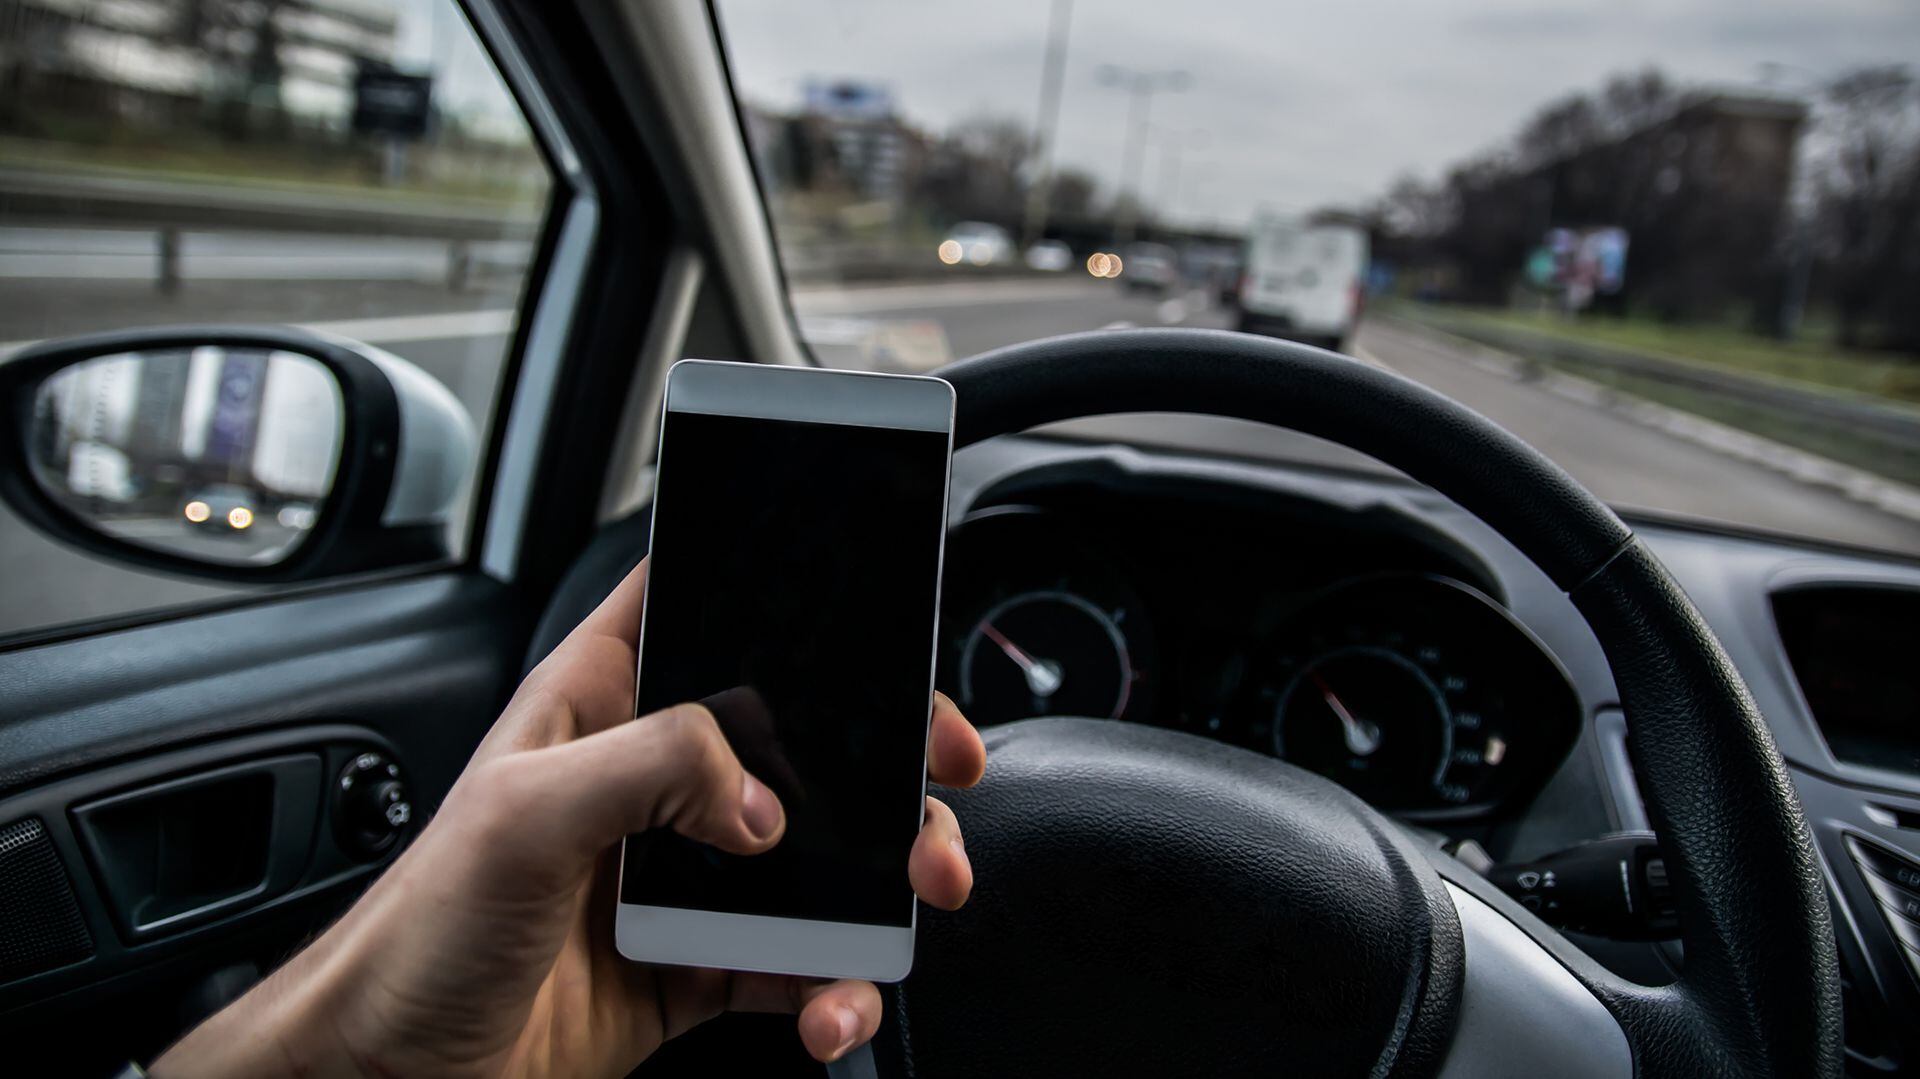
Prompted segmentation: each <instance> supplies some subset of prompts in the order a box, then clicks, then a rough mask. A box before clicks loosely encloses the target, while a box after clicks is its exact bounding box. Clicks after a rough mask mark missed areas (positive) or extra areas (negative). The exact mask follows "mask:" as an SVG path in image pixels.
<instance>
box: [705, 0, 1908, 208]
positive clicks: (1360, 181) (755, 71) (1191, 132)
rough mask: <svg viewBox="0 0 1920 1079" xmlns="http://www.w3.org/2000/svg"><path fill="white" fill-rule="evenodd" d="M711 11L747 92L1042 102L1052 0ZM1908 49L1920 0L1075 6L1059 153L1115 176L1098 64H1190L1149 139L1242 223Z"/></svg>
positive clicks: (1157, 162) (1110, 104) (1197, 199)
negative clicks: (1673, 94)
mask: <svg viewBox="0 0 1920 1079" xmlns="http://www.w3.org/2000/svg"><path fill="white" fill-rule="evenodd" d="M719 13H720V19H721V29H722V31H723V33H724V34H725V36H726V38H727V44H728V52H729V56H730V60H731V64H732V69H733V76H734V80H735V83H736V87H737V89H738V91H739V92H740V93H741V95H742V96H743V97H745V98H746V99H748V100H750V101H754V102H757V103H760V104H765V105H769V106H773V107H777V108H783V109H784V108H791V107H793V106H795V105H797V104H798V102H799V100H800V95H801V89H802V87H803V85H804V84H805V82H806V80H807V79H809V78H853V79H859V80H870V81H874V82H878V83H881V84H884V85H886V86H888V87H889V88H890V89H891V91H892V93H893V95H894V97H895V100H896V102H897V104H898V106H899V108H900V110H901V112H902V113H904V114H905V116H906V117H907V118H908V119H909V120H910V121H912V122H914V123H916V124H920V125H922V126H925V127H928V128H930V129H932V130H935V131H938V130H941V129H942V128H944V127H946V126H947V125H949V124H951V123H953V122H954V121H956V120H959V119H963V118H965V117H968V116H970V115H974V114H979V113H988V112H991V113H997V114H1004V115H1007V116H1011V117H1017V118H1019V119H1021V120H1022V121H1024V122H1027V123H1032V122H1033V120H1034V118H1035V116H1036V114H1037V100H1038V97H1039V86H1040V70H1041V63H1042V57H1043V54H1044V51H1045V43H1046V34H1047V18H1048V2H1047V0H965V2H964V3H951V2H948V3H931V2H926V3H920V2H906V0H720V2H719ZM1916 58H1920V0H1573V2H1567V3H1557V4H1548V3H1540V2H1534V3H1526V2H1518V0H1454V2H1446V0H1076V2H1075V3H1074V4H1073V9H1072V21H1071V31H1070V34H1069V46H1068V57H1067V65H1066V76H1065V82H1064V87H1065V90H1064V94H1063V99H1062V106H1061V114H1060V117H1061V118H1060V136H1059V139H1058V161H1059V162H1060V163H1062V164H1070V165H1074V166H1077V167H1080V168H1084V169H1086V170H1087V171H1089V172H1091V173H1092V174H1093V175H1094V176H1095V177H1097V178H1098V179H1099V181H1100V182H1101V183H1102V185H1103V186H1104V187H1105V188H1106V189H1107V190H1109V191H1111V189H1112V187H1113V186H1114V185H1115V184H1116V183H1117V180H1118V177H1119V174H1120V171H1121V158H1122V152H1123V138H1124V130H1125V126H1126V107H1127V103H1126V95H1124V94H1123V93H1122V92H1121V91H1119V90H1117V89H1113V88H1110V87H1105V86H1102V85H1100V83H1099V81H1098V77H1097V74H1096V73H1097V70H1098V69H1099V67H1100V66H1101V65H1103V64H1118V65H1124V66H1127V67H1132V68H1138V69H1146V70H1172V69H1180V70H1185V71H1187V72H1189V73H1190V74H1191V79H1192V84H1191V86H1190V88H1189V89H1188V90H1187V91H1186V92H1184V93H1178V94H1163V95H1159V96H1157V97H1156V98H1155V99H1154V101H1153V105H1152V120H1153V127H1154V129H1155V139H1156V140H1169V139H1171V138H1182V137H1184V138H1186V139H1188V140H1190V141H1193V142H1198V143H1201V144H1202V145H1201V147H1200V148H1199V149H1189V150H1187V151H1186V152H1185V153H1184V154H1183V155H1182V157H1181V167H1180V179H1179V181H1178V184H1177V188H1178V190H1177V194H1176V195H1174V196H1173V199H1172V201H1173V205H1174V210H1175V215H1176V216H1178V217H1181V218H1184V219H1188V220H1202V219H1210V220H1217V221H1222V222H1226V223H1235V222H1241V221H1244V220H1246V219H1247V218H1248V217H1250V216H1251V215H1252V214H1253V213H1254V212H1255V211H1257V210H1259V209H1261V208H1263V207H1268V208H1273V209H1277V210H1301V209H1306V208H1310V207H1313V206H1320V205H1325V204H1329V203H1336V204H1352V203H1357V202H1361V201H1364V200H1367V199H1370V198H1372V197H1374V196H1376V195H1378V194H1379V193H1380V192H1381V191H1382V190H1384V188H1385V187H1386V185H1387V184H1388V183H1389V181H1391V180H1392V178H1393V177H1394V176H1396V175H1397V174H1399V173H1402V172H1405V171H1409V170H1413V171H1418V172H1420V173H1422V174H1426V175H1433V174H1436V173H1438V172H1439V171H1440V170H1442V169H1444V168H1445V167H1446V166H1447V165H1449V164H1451V163H1453V162H1455V161H1457V160H1459V159H1460V158H1462V157H1464V156H1467V155H1468V154H1471V153H1473V152H1475V151H1478V150H1482V149H1486V148H1489V147H1491V146H1494V145H1495V144H1497V143H1498V142H1500V141H1501V140H1502V139H1503V138H1505V137H1506V136H1508V135H1510V134H1511V133H1512V132H1513V131H1514V130H1515V129H1516V128H1517V127H1518V125H1519V124H1520V123H1521V122H1522V121H1523V120H1524V119H1525V118H1526V117H1527V115H1528V114H1529V113H1530V112H1532V111H1533V110H1534V109H1535V108H1536V107H1537V106H1539V105H1540V104H1541V103H1542V102H1544V101H1547V100H1549V99H1551V98H1554V97H1556V96H1559V95H1560V94H1563V93H1565V92H1567V91H1569V90H1576V89H1585V88H1589V87H1593V86H1597V85H1598V84H1599V83H1600V82H1601V81H1602V80H1603V79H1604V78H1605V77H1606V76H1607V75H1609V74H1611V73H1614V72H1619V71H1627V70H1637V69H1639V68H1642V67H1645V66H1647V65H1649V64H1651V65H1654V66H1657V67H1659V68H1660V69H1662V70H1663V71H1664V72H1666V73H1667V74H1668V75H1669V76H1670V77H1672V78H1674V79H1676V80H1678V81H1681V82H1684V83H1690V84H1705V85H1712V86H1716V87H1728V88H1747V89H1759V88H1761V86H1762V71H1763V65H1765V64H1768V63H1774V64H1779V65H1784V67H1783V68H1782V69H1781V70H1780V71H1779V72H1778V73H1776V74H1775V76H1774V77H1773V86H1774V88H1775V89H1776V90H1778V91H1788V90H1797V89H1801V88H1804V86H1805V85H1806V84H1807V83H1808V82H1809V81H1811V80H1812V79H1815V78H1817V77H1820V76H1825V75H1830V74H1832V73H1834V72H1837V71H1840V70H1843V69H1845V68H1848V67H1851V66H1854V65H1856V64H1861V63H1869V62H1879V63H1887V62H1912V61H1914V60H1915V59H1916ZM1196 132H1197V133H1199V134H1195V133H1196ZM1149 146H1150V149H1149V152H1148V154H1147V158H1146V163H1145V167H1144V169H1143V170H1142V177H1143V183H1142V187H1143V188H1144V190H1145V194H1146V196H1147V197H1148V199H1149V200H1150V201H1152V202H1155V203H1159V202H1161V201H1162V200H1163V199H1164V198H1166V192H1165V190H1164V189H1165V187H1166V181H1167V175H1168V173H1167V169H1166V166H1165V159H1164V157H1163V156H1162V155H1161V153H1160V152H1159V150H1158V147H1157V146H1155V145H1154V143H1153V142H1150V143H1149Z"/></svg>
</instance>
